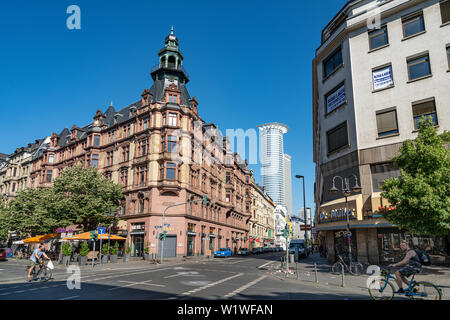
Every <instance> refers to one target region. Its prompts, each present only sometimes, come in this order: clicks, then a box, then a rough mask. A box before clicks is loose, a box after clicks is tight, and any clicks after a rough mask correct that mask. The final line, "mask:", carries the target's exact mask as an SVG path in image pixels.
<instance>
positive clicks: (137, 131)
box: [31, 30, 254, 257]
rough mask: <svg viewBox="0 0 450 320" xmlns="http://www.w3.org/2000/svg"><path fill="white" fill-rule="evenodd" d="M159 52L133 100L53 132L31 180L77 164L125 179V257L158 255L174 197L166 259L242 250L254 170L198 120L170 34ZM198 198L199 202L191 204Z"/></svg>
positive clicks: (40, 182)
mask: <svg viewBox="0 0 450 320" xmlns="http://www.w3.org/2000/svg"><path fill="white" fill-rule="evenodd" d="M158 55H159V63H158V65H156V66H155V67H154V68H152V70H151V76H152V78H153V81H154V83H153V85H152V87H151V88H150V89H145V90H144V92H143V93H142V95H141V98H140V100H139V101H137V102H135V103H132V104H130V105H129V106H127V107H125V108H122V109H120V110H118V111H116V110H115V108H114V107H113V106H112V105H111V106H109V107H108V108H107V110H106V111H105V112H104V113H102V112H101V111H100V110H98V111H97V112H96V114H95V115H94V117H93V122H92V123H91V124H88V125H87V126H84V127H78V126H76V125H73V127H72V128H71V130H68V129H67V128H66V129H64V130H63V131H62V132H61V133H60V134H56V133H53V135H52V136H51V138H50V147H49V149H48V150H47V151H45V152H43V154H42V155H41V156H40V157H39V158H37V159H35V160H34V161H33V168H32V171H31V185H32V186H33V187H45V186H50V185H51V184H52V181H53V179H54V178H55V177H57V176H59V175H60V174H61V172H62V170H63V168H65V167H70V166H73V165H74V164H77V163H81V164H83V165H84V166H86V167H94V168H98V170H100V171H101V172H102V173H103V174H104V176H105V177H106V178H108V179H111V180H112V181H114V182H116V183H119V184H122V185H124V197H123V199H122V202H121V206H120V209H119V210H118V211H119V214H120V216H121V219H122V221H121V223H120V224H119V226H122V228H123V231H124V234H126V236H127V243H128V244H129V245H130V246H131V249H132V252H131V254H132V256H141V255H142V253H143V251H144V248H145V247H148V248H149V251H150V253H157V254H158V253H159V251H160V241H159V240H158V235H159V233H160V232H161V231H162V215H163V212H164V211H165V209H166V208H167V207H168V206H171V205H174V204H180V203H185V204H184V205H180V206H177V207H171V208H170V209H168V210H167V212H166V214H165V223H164V230H166V231H167V233H168V234H167V239H166V240H165V241H164V256H167V257H170V256H193V255H210V254H212V253H213V251H215V250H217V249H218V248H220V247H230V248H231V249H232V250H235V249H237V248H239V247H248V242H249V241H248V238H249V235H248V231H249V230H248V220H249V218H250V212H251V205H252V199H251V194H252V192H251V191H250V189H251V188H252V183H253V181H254V179H253V174H252V172H250V171H249V170H248V168H247V162H246V161H242V160H241V159H240V157H239V156H238V155H237V154H234V153H232V152H231V151H230V150H229V144H228V141H227V140H226V139H223V137H222V136H221V135H220V132H219V131H218V130H217V128H216V126H215V125H214V124H207V123H205V122H204V121H203V120H202V118H201V117H200V115H199V113H198V101H197V99H196V98H195V97H193V98H191V97H190V95H189V93H188V91H187V88H186V84H187V83H188V82H189V75H188V73H187V72H186V70H185V69H184V67H183V59H184V57H183V55H182V54H181V52H180V51H179V49H178V39H177V37H176V36H175V35H174V34H173V30H172V31H171V33H170V35H169V36H167V37H166V39H165V47H164V48H163V49H161V50H160V51H159V53H158ZM204 195H206V196H207V200H208V201H207V204H206V205H203V203H202V202H201V201H196V202H194V203H192V200H202V198H203V196H204ZM189 202H191V203H189Z"/></svg>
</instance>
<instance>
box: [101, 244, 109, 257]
mask: <svg viewBox="0 0 450 320" xmlns="http://www.w3.org/2000/svg"><path fill="white" fill-rule="evenodd" d="M108 252H109V246H108V244H103V245H102V255H104V256H106V255H107V254H108Z"/></svg>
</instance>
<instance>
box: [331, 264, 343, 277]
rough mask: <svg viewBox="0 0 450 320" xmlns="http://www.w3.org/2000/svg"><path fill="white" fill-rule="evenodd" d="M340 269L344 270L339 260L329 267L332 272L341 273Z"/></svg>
mask: <svg viewBox="0 0 450 320" xmlns="http://www.w3.org/2000/svg"><path fill="white" fill-rule="evenodd" d="M342 270H344V265H343V264H342V263H340V262H336V263H335V264H333V266H332V267H331V272H332V273H334V274H342Z"/></svg>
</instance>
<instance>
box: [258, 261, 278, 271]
mask: <svg viewBox="0 0 450 320" xmlns="http://www.w3.org/2000/svg"><path fill="white" fill-rule="evenodd" d="M274 262H275V261H269V262H267V263H264V264H263V265H261V266H259V267H258V269H261V268H264V267H265V266H268V265H269V264H271V263H274Z"/></svg>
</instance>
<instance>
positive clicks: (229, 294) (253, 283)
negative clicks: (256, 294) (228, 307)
mask: <svg viewBox="0 0 450 320" xmlns="http://www.w3.org/2000/svg"><path fill="white" fill-rule="evenodd" d="M266 277H267V276H261V277H259V278H258V279H255V280H253V281H252V282H249V283H247V284H246V285H245V286H242V287H240V288H237V289H236V290H234V291H232V292H230V293H228V294H226V295H225V296H224V298H226V299H227V298H231V297H233V296H235V295H237V294H238V293H241V292H242V291H244V290H246V289H248V288H250V287H251V286H253V285H255V284H257V283H258V282H260V281H261V280H262V279H264V278H266Z"/></svg>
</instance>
